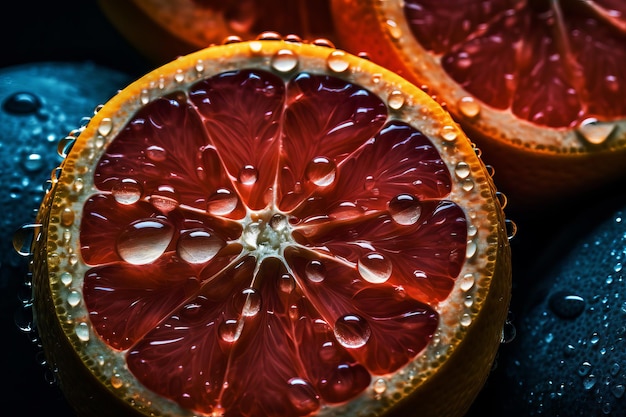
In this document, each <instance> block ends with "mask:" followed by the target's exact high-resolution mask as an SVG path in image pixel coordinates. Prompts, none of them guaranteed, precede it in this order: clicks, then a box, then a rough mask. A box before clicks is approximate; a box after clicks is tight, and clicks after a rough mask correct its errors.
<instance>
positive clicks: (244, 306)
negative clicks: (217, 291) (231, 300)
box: [239, 288, 261, 317]
mask: <svg viewBox="0 0 626 417" xmlns="http://www.w3.org/2000/svg"><path fill="white" fill-rule="evenodd" d="M239 298H240V300H241V314H242V315H243V316H244V317H254V316H256V315H257V314H259V311H261V294H260V293H259V292H258V291H257V290H256V289H254V288H245V289H244V290H243V291H242V292H241V293H240V294H239Z"/></svg>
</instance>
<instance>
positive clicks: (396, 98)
mask: <svg viewBox="0 0 626 417" xmlns="http://www.w3.org/2000/svg"><path fill="white" fill-rule="evenodd" d="M404 101H405V98H404V94H402V92H401V91H397V90H395V91H392V92H391V93H389V97H387V103H388V104H389V107H391V108H392V109H394V110H400V109H401V108H402V106H404Z"/></svg>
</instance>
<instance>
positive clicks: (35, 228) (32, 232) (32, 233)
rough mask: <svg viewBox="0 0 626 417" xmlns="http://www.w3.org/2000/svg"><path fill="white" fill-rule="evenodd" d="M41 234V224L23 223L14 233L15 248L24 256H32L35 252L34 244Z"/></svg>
mask: <svg viewBox="0 0 626 417" xmlns="http://www.w3.org/2000/svg"><path fill="white" fill-rule="evenodd" d="M40 236H41V224H25V225H22V226H21V227H20V228H19V229H17V231H16V232H15V233H14V234H13V249H15V251H16V252H17V253H18V254H20V255H22V256H30V255H32V254H33V252H32V246H33V244H34V243H35V241H37V240H39V238H40Z"/></svg>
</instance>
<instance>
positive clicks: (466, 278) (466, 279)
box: [459, 273, 475, 291]
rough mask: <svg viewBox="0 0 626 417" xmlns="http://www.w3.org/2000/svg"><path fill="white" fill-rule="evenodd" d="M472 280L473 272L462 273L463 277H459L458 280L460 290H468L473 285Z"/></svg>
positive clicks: (473, 280)
mask: <svg viewBox="0 0 626 417" xmlns="http://www.w3.org/2000/svg"><path fill="white" fill-rule="evenodd" d="M474 282H475V279H474V274H471V273H467V274H465V275H463V277H461V280H460V281H459V286H460V287H461V290H463V291H469V290H470V289H472V287H473V286H474Z"/></svg>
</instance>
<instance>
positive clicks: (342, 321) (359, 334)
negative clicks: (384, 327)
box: [333, 314, 372, 349]
mask: <svg viewBox="0 0 626 417" xmlns="http://www.w3.org/2000/svg"><path fill="white" fill-rule="evenodd" d="M333 332H334V334H335V338H336V339H337V341H338V342H339V344H341V346H343V347H345V348H347V349H358V348H360V347H363V346H365V344H366V343H367V341H368V340H369V338H370V336H371V334H372V331H371V329H370V326H369V324H367V321H365V319H363V318H362V317H360V316H358V315H356V314H346V315H345V316H342V317H340V318H339V319H337V321H336V322H335V327H334V329H333Z"/></svg>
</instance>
